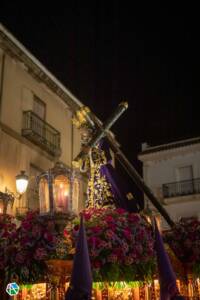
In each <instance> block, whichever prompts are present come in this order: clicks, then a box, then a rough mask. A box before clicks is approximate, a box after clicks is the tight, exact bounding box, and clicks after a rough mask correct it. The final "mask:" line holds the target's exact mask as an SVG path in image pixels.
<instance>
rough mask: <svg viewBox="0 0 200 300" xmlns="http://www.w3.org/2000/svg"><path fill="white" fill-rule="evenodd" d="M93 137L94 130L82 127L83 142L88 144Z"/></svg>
mask: <svg viewBox="0 0 200 300" xmlns="http://www.w3.org/2000/svg"><path fill="white" fill-rule="evenodd" d="M91 138H92V131H91V129H88V128H81V143H82V144H83V145H87V144H88V143H89V141H90V140H91Z"/></svg>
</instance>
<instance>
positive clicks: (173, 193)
mask: <svg viewBox="0 0 200 300" xmlns="http://www.w3.org/2000/svg"><path fill="white" fill-rule="evenodd" d="M162 190H163V196H164V198H171V197H177V196H186V195H193V194H199V193H200V178H197V179H191V180H184V181H179V182H172V183H166V184H163V186H162Z"/></svg>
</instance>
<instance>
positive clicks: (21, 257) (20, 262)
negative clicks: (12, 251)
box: [15, 251, 26, 264]
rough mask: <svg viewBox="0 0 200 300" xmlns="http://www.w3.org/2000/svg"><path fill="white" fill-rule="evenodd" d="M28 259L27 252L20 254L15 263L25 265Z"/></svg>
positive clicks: (17, 255)
mask: <svg viewBox="0 0 200 300" xmlns="http://www.w3.org/2000/svg"><path fill="white" fill-rule="evenodd" d="M25 259H26V253H25V252H23V251H22V252H18V253H17V254H16V256H15V261H16V262H17V263H19V264H23V263H24V261H25Z"/></svg>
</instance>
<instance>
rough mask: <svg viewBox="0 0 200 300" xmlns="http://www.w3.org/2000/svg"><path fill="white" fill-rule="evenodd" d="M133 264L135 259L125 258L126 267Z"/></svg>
mask: <svg viewBox="0 0 200 300" xmlns="http://www.w3.org/2000/svg"><path fill="white" fill-rule="evenodd" d="M132 263H133V258H132V257H131V256H127V257H125V265H131V264H132Z"/></svg>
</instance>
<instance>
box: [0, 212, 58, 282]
mask: <svg viewBox="0 0 200 300" xmlns="http://www.w3.org/2000/svg"><path fill="white" fill-rule="evenodd" d="M0 220H1V219H0ZM4 220H5V218H4ZM0 239H1V241H0V261H1V262H2V261H3V264H2V266H1V265H0V268H1V269H2V267H3V268H4V271H5V276H6V278H7V280H11V279H15V281H17V282H20V283H32V282H37V281H39V280H40V279H41V278H43V276H45V274H46V273H45V272H46V264H45V260H46V259H47V258H48V257H49V256H50V255H51V253H53V252H54V251H55V247H56V233H54V224H53V222H52V221H45V219H44V218H41V217H40V216H39V213H38V212H37V211H35V212H28V213H27V215H26V216H25V217H24V219H23V220H22V222H21V224H20V226H19V227H18V228H17V227H16V225H15V224H14V223H12V218H11V217H6V223H5V224H4V225H2V224H1V223H0ZM2 240H3V244H2V243H1V242H2ZM2 253H3V255H2ZM1 257H3V260H1Z"/></svg>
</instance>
